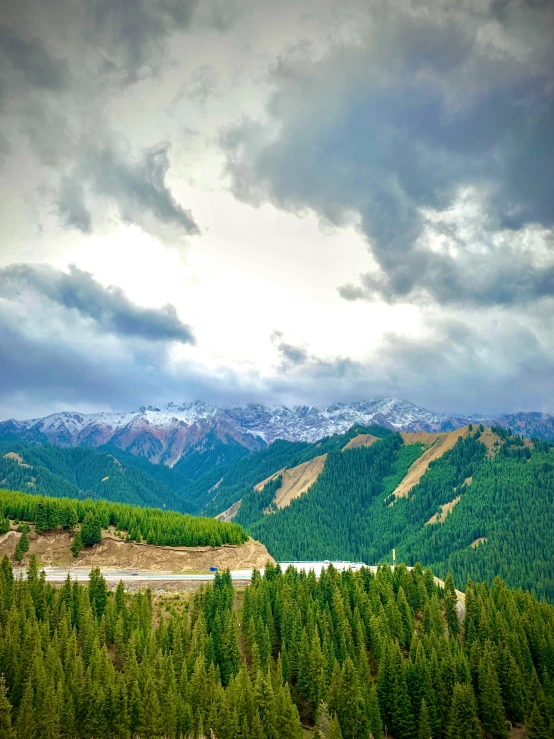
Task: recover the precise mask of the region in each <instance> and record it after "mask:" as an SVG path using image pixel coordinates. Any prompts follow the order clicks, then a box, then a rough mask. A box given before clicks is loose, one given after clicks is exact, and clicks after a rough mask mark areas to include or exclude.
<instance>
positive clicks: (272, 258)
mask: <svg viewBox="0 0 554 739" xmlns="http://www.w3.org/2000/svg"><path fill="white" fill-rule="evenodd" d="M0 5H1V12H0V419H1V418H10V417H15V418H28V417H38V416H41V415H45V414H47V413H51V412H54V411H59V410H78V411H81V412H93V411H99V410H132V409H134V408H137V407H139V406H141V405H151V404H160V403H164V402H166V401H175V402H181V401H191V400H195V399H200V400H204V401H208V402H212V403H218V404H243V403H248V402H257V403H265V404H268V405H277V404H287V405H291V404H324V403H325V404H326V403H332V402H336V401H344V402H346V401H350V400H361V399H366V398H371V397H375V396H381V395H387V396H390V395H393V396H399V397H402V398H404V399H406V400H410V401H412V402H414V403H416V404H419V405H422V406H424V407H427V408H430V409H431V410H435V411H443V412H458V413H479V412H480V413H484V414H497V413H502V412H513V411H519V410H537V411H546V412H554V331H553V330H552V329H553V315H554V253H553V247H554V230H553V229H554V178H553V173H554V44H552V38H553V37H554V5H553V4H552V3H551V2H550V0H492V1H491V2H488V0H412V1H411V2H407V1H406V0H394V2H392V1H390V2H387V0H369V2H368V0H363V1H362V0H341V2H340V3H337V2H335V1H334V0H279V2H276V1H273V0H202V1H201V2H197V1H196V0H109V1H108V0H49V2H46V3H45V2H43V0H18V1H17V2H15V0H0Z"/></svg>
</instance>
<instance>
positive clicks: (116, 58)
mask: <svg viewBox="0 0 554 739" xmlns="http://www.w3.org/2000/svg"><path fill="white" fill-rule="evenodd" d="M84 5H85V9H86V13H87V19H88V21H89V23H90V25H89V26H87V28H90V32H91V36H92V39H91V40H94V41H95V42H96V43H99V44H100V48H101V49H102V52H103V53H104V54H105V56H106V63H107V64H108V65H109V64H112V65H114V66H115V67H116V68H124V69H125V71H126V74H127V77H128V80H129V81H134V80H136V79H137V78H138V77H139V76H140V73H141V72H143V67H144V65H151V64H152V60H153V59H154V60H156V61H157V56H156V52H158V51H159V50H160V45H161V43H162V42H163V41H164V39H165V38H166V37H167V36H168V35H169V34H171V33H174V32H175V31H177V30H183V29H185V28H187V27H188V26H189V25H190V23H191V20H192V16H193V13H194V10H195V8H196V7H197V5H198V0H136V1H135V2H129V1H128V0H84Z"/></svg>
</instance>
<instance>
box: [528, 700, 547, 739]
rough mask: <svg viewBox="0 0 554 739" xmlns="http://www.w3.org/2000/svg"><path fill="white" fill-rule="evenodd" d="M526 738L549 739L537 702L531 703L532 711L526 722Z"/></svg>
mask: <svg viewBox="0 0 554 739" xmlns="http://www.w3.org/2000/svg"><path fill="white" fill-rule="evenodd" d="M527 736H528V738H529V739H549V737H550V734H549V732H548V726H547V725H546V722H545V720H544V717H543V716H542V714H541V712H540V710H539V707H538V704H537V701H535V702H534V703H533V709H532V711H531V715H530V717H529V720H528V722H527Z"/></svg>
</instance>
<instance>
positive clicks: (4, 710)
mask: <svg viewBox="0 0 554 739" xmlns="http://www.w3.org/2000/svg"><path fill="white" fill-rule="evenodd" d="M0 739H16V733H15V729H14V728H13V726H12V707H11V704H10V702H9V700H8V689H7V688H6V680H5V678H4V675H0Z"/></svg>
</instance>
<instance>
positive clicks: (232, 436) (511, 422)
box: [0, 398, 554, 473]
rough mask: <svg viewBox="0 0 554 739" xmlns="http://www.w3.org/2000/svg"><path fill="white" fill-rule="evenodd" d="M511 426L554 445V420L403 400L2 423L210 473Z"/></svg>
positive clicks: (165, 409)
mask: <svg viewBox="0 0 554 739" xmlns="http://www.w3.org/2000/svg"><path fill="white" fill-rule="evenodd" d="M481 422H482V423H484V424H486V425H489V426H490V425H493V424H494V425H499V426H503V427H504V428H511V429H512V430H513V431H514V433H517V434H520V435H522V436H525V437H533V436H534V437H537V438H540V439H545V440H549V441H552V440H554V416H553V415H550V414H546V413H538V412H526V413H509V414H505V415H501V416H499V417H496V418H490V417H485V416H479V415H469V416H462V415H460V416H456V415H448V414H444V413H434V412H432V411H429V410H426V409H425V408H420V407H418V406H416V405H413V404H412V403H409V402H407V401H405V400H401V399H399V398H373V399H371V400H362V401H356V402H352V403H334V404H332V405H328V406H308V405H304V406H294V407H292V408H287V407H285V406H279V407H276V408H268V407H266V406H263V405H257V404H250V405H246V406H219V407H218V406H214V405H210V404H208V403H203V402H200V401H196V402H193V403H182V404H176V403H168V404H167V405H163V406H159V407H155V406H148V407H142V408H139V410H137V411H133V412H130V413H93V414H83V413H71V412H67V411H63V412H60V413H54V414H52V415H50V416H46V417H45V418H34V419H30V420H26V421H17V420H14V419H12V420H7V421H3V422H0V437H4V438H5V437H12V438H13V437H16V438H18V439H21V440H22V441H26V442H28V443H43V442H50V443H51V444H55V445H58V446H67V447H78V446H82V447H101V446H103V445H106V444H109V445H110V446H112V447H114V446H115V447H117V448H120V449H124V450H126V451H128V452H130V453H132V454H135V455H138V456H141V457H145V458H146V459H148V460H150V461H151V462H153V463H155V464H166V465H168V466H170V467H172V466H175V465H178V467H180V468H182V470H183V471H186V472H187V473H189V472H190V469H189V468H192V469H194V470H196V469H197V468H198V469H200V468H202V469H206V468H213V467H215V466H219V465H220V464H226V463H229V462H230V461H234V460H235V459H239V458H240V457H242V456H245V455H247V454H249V453H251V452H254V451H258V450H260V449H263V448H264V447H266V446H267V445H268V444H270V443H271V442H272V441H274V440H275V439H285V440H288V441H304V442H310V443H313V442H315V441H317V440H318V439H321V438H323V437H325V436H330V435H332V434H336V433H344V432H345V431H347V430H348V429H349V428H351V427H352V426H354V425H356V424H362V425H371V424H379V425H381V426H384V427H386V428H390V429H394V430H399V431H429V432H438V431H451V430H454V429H457V428H460V427H462V426H465V425H467V424H468V423H481ZM184 468H186V469H184Z"/></svg>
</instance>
